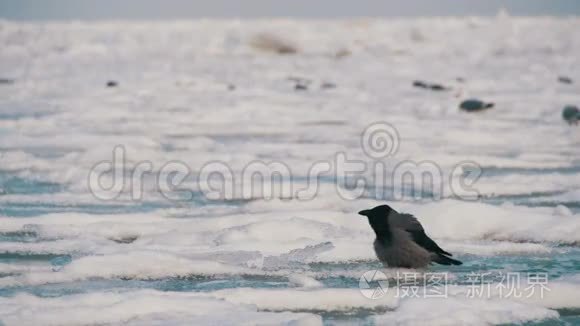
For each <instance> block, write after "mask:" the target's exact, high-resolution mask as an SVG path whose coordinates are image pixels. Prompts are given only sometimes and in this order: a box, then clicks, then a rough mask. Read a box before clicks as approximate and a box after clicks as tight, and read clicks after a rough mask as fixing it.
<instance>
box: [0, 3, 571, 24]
mask: <svg viewBox="0 0 580 326" xmlns="http://www.w3.org/2000/svg"><path fill="white" fill-rule="evenodd" d="M502 7H503V8H505V9H507V11H508V12H509V13H510V14H511V15H519V16H538V15H557V16H572V15H574V16H578V15H580V0H504V1H500V0H477V1H476V0H405V1H393V0H357V1H344V0H285V1H281V0H245V1H244V0H229V1H228V0H208V1H202V0H189V1H187V0H165V1H163V0H94V1H91V0H0V19H11V20H71V19H73V20H86V19H187V18H203V17H208V18H234V17H239V18H255V17H298V18H341V17H361V16H363V17H398V16H463V15H474V16H489V15H495V14H496V13H497V12H498V10H499V9H500V8H502Z"/></svg>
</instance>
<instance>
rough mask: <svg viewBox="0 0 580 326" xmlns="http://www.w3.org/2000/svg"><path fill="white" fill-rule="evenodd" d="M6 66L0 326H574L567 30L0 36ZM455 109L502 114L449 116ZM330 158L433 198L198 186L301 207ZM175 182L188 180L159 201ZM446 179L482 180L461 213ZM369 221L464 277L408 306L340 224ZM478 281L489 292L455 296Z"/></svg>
mask: <svg viewBox="0 0 580 326" xmlns="http://www.w3.org/2000/svg"><path fill="white" fill-rule="evenodd" d="M272 40H277V41H279V42H280V43H284V44H287V45H288V48H287V49H286V50H288V49H292V50H293V51H294V52H295V53H288V54H280V53H276V52H275V51H269V48H268V47H264V46H258V45H260V44H262V45H264V43H265V42H266V43H267V41H272ZM0 43H1V44H2V48H1V50H0V79H1V81H0V321H1V322H0V324H5V325H86V324H87V325H88V324H90V325H97V324H98V325H117V324H129V325H204V324H211V325H237V324H246V325H254V324H276V325H277V324H292V325H302V324H304V325H319V324H329V325H331V324H347V325H350V324H363V325H385V324H387V325H390V324H397V325H399V324H400V325H419V324H428V325H464V324H475V325H488V324H522V323H525V324H528V325H580V294H579V293H580V248H579V247H578V246H579V245H580V173H579V172H580V129H578V127H575V126H568V125H567V124H565V123H564V122H563V121H562V118H561V109H562V107H563V106H564V105H566V104H576V105H579V104H580V20H579V19H578V18H548V17H545V18H540V17H538V18H512V17H509V16H508V15H505V14H504V15H499V16H498V17H491V18H425V19H395V20H373V19H357V20H354V19H353V20H328V21H323V20H320V21H316V20H302V21H294V20H253V21H252V20H250V21H237V20H198V21H182V22H125V21H112V22H50V23H16V22H7V21H3V22H0ZM291 52H292V51H291ZM562 76H564V77H568V78H570V79H572V83H562V82H559V81H558V78H559V77H562ZM296 78H298V79H304V80H300V81H299V83H300V85H303V86H304V87H303V88H306V89H296V83H297V82H296V81H295V79H296ZM305 80H307V81H305ZM414 80H425V81H429V82H437V83H441V84H443V85H445V86H447V87H449V88H450V89H449V90H446V91H431V90H425V89H420V88H416V87H413V86H412V83H413V81H414ZM108 81H116V82H117V85H116V86H115V87H106V84H107V82H108ZM299 88H300V87H299ZM469 97H477V98H481V99H483V100H486V101H492V102H494V103H495V108H493V109H491V110H488V111H485V112H481V113H478V114H468V113H462V112H459V110H458V103H459V102H460V101H461V100H462V99H465V98H469ZM377 122H386V123H388V124H389V125H390V126H393V127H394V128H395V129H396V131H397V135H398V137H399V138H398V147H397V148H396V150H393V151H392V153H391V155H388V156H385V157H381V158H378V159H377V158H374V157H371V156H369V155H368V154H367V153H366V152H365V151H364V150H363V149H362V148H361V134H362V133H363V131H364V130H365V128H367V126H369V125H372V124H373V123H377ZM116 147H117V148H122V150H123V152H124V158H125V160H124V166H123V169H122V171H123V172H124V174H123V175H122V176H121V179H118V178H117V179H114V178H113V176H114V174H113V173H105V174H104V175H103V178H104V179H106V180H104V181H105V183H107V181H110V182H117V183H114V184H118V182H121V184H122V185H124V188H123V189H121V190H120V194H119V196H117V197H115V198H112V199H103V198H102V196H101V197H99V196H98V195H95V194H94V192H93V191H91V189H92V188H91V187H89V175H90V174H91V171H95V170H94V167H95V165H97V164H98V163H99V162H104V161H111V160H112V157H113V151H114V149H115V148H116ZM337 153H344V154H345V155H347V156H348V158H349V160H353V161H354V160H357V161H361V162H366V163H373V162H374V163H376V162H377V161H380V162H382V163H383V164H384V166H385V167H386V171H387V173H386V174H387V175H390V174H392V173H391V172H393V171H394V170H395V169H396V167H397V166H398V164H399V163H400V162H407V161H408V162H427V161H428V162H431V163H433V164H435V165H436V166H437V167H438V169H439V171H441V172H442V174H443V175H445V176H450V177H449V178H448V177H445V178H440V179H436V180H435V181H434V187H433V188H432V189H431V190H424V189H421V191H420V192H419V195H418V196H417V197H416V198H400V197H399V196H396V194H397V193H405V191H404V189H402V188H405V187H403V186H404V185H399V184H397V183H396V182H393V183H390V184H389V183H388V182H387V183H385V184H384V185H383V186H380V183H378V182H377V181H375V182H374V183H370V184H367V185H366V187H365V188H364V192H363V193H362V194H357V195H356V196H352V198H347V197H349V196H345V193H350V192H354V191H355V190H356V189H355V188H353V185H354V182H353V180H354V179H353V178H354V177H352V178H346V181H347V182H346V185H343V184H342V183H343V182H342V180H340V178H336V177H333V176H332V175H322V176H321V177H320V178H318V179H317V180H318V181H319V186H318V188H317V189H316V192H315V193H314V195H313V196H309V197H308V198H303V197H300V196H298V195H297V194H296V193H295V192H292V193H290V195H288V194H282V193H274V194H273V196H266V195H263V194H262V195H261V194H253V195H252V196H242V195H240V193H243V190H244V189H246V190H247V189H248V188H249V186H248V185H247V184H242V185H240V184H239V183H238V184H236V185H235V187H234V188H235V189H234V190H235V191H233V192H232V193H231V194H230V196H226V197H227V198H221V199H219V198H218V199H215V198H208V196H207V192H204V188H203V187H200V184H199V182H197V181H196V180H199V179H201V178H199V176H200V174H201V172H202V171H203V168H204V166H206V164H208V163H210V162H218V163H219V164H221V166H227V167H228V168H229V169H230V171H231V172H233V175H234V177H233V179H236V178H237V180H239V177H237V176H238V175H239V174H240V173H241V172H242V171H243V170H244V168H245V167H247V166H248V164H250V163H252V162H265V163H268V162H279V163H282V164H284V165H285V166H288V167H289V168H290V169H291V172H292V184H293V185H294V186H295V188H296V187H299V186H304V185H305V184H307V182H308V180H309V179H308V175H309V171H310V167H311V166H312V165H313V164H314V163H316V162H334V160H335V158H336V155H337ZM171 162H173V163H176V162H180V163H179V164H181V163H185V164H186V165H187V166H188V167H189V168H190V171H188V172H189V174H188V176H187V178H186V179H185V180H183V182H181V183H180V184H179V185H178V186H175V187H170V189H165V192H164V193H163V194H162V193H161V191H160V187H159V185H158V182H156V175H159V171H163V170H164V167H166V166H167V164H170V163H171ZM462 162H463V163H464V162H474V163H475V164H476V166H479V167H480V168H481V171H482V174H481V176H480V177H479V179H477V180H471V181H470V182H468V183H469V189H467V190H468V191H466V192H465V193H470V191H473V190H476V191H477V193H478V196H477V197H475V198H465V197H464V196H463V195H464V194H465V193H462V192H461V191H459V192H458V191H454V192H450V191H448V190H449V184H450V183H451V182H450V181H449V180H450V179H453V178H460V177H464V176H465V174H469V173H467V172H466V171H464V170H461V171H459V172H458V170H457V168H456V167H457V166H458V164H462ZM142 163H143V164H145V165H141V166H150V167H151V171H152V172H151V173H148V174H145V176H144V179H143V180H144V181H143V183H142V184H141V185H139V186H134V184H133V185H132V183H131V181H130V180H133V179H130V177H129V176H130V175H131V173H133V172H134V171H135V168H134V167H135V166H138V164H142ZM147 164H149V165H147ZM103 171H104V170H103ZM105 172H107V171H105ZM363 174H364V176H365V177H366V178H367V180H377V178H376V173H374V172H373V171H366V172H364V173H363ZM387 179H388V178H387ZM214 181H215V180H214ZM218 181H219V180H218ZM273 184H274V186H276V185H277V183H276V182H274V183H273ZM377 184H379V186H376V185H377ZM218 185H219V182H218ZM343 186H344V187H343ZM250 188H251V187H250ZM136 189H137V190H138V191H137V196H136V197H135V193H136ZM337 189H339V190H340V189H341V190H340V191H339V190H337ZM205 190H207V189H205ZM166 192H170V193H171V196H167V194H166ZM168 197H170V198H168ZM411 199H412V200H411ZM382 203H388V204H390V205H391V206H393V207H394V208H395V209H397V210H399V211H404V212H409V213H413V214H415V215H416V216H417V217H418V218H419V220H420V221H421V223H422V224H423V225H424V226H425V229H426V230H427V233H428V234H429V235H431V236H432V237H433V238H434V239H435V240H436V241H437V242H438V243H440V244H441V246H442V247H443V248H445V249H447V250H448V251H451V252H452V253H454V257H457V258H458V259H460V260H462V261H463V262H464V264H463V265H462V266H453V267H446V266H433V267H431V268H429V269H428V270H427V271H420V273H421V274H419V275H418V277H417V279H418V280H419V282H421V280H425V279H426V276H425V274H424V272H429V273H433V274H442V273H445V274H444V275H445V276H446V279H447V282H446V286H445V290H446V293H445V297H436V296H427V295H424V294H423V295H422V294H421V293H423V290H425V289H426V287H422V286H421V285H420V284H419V286H418V289H419V292H418V293H419V295H412V294H411V295H409V294H408V293H407V295H404V294H403V292H404V291H401V290H402V289H409V288H412V287H410V286H405V284H407V285H408V283H403V282H401V279H402V278H407V276H408V275H416V274H410V273H411V272H413V271H408V270H407V271H405V270H394V269H385V268H382V266H381V265H380V264H379V263H378V261H377V260H376V258H375V256H374V253H373V250H372V241H373V240H374V239H373V238H374V237H373V233H372V230H371V229H370V228H369V227H368V224H367V222H366V221H365V220H364V219H363V218H361V217H360V216H358V215H357V214H356V213H357V212H358V211H359V210H361V209H366V208H369V207H372V206H374V205H379V204H382ZM372 270H380V271H381V272H382V273H384V275H385V277H386V280H385V282H382V283H381V282H376V283H377V284H379V285H383V286H384V290H385V292H384V293H382V294H381V295H380V297H379V298H375V299H369V298H367V297H365V296H364V295H363V293H362V292H361V291H360V289H359V286H360V282H359V280H360V278H361V276H362V275H363V274H364V273H365V272H367V271H372ZM402 275H403V276H402ZM473 275H485V279H484V280H482V284H483V285H484V286H482V288H488V287H489V288H490V289H491V290H488V293H484V294H483V295H472V296H470V295H469V294H470V292H472V291H473V290H474V287H473V286H472V285H473V280H472V276H473ZM507 275H512V276H513V275H520V276H521V279H520V282H517V283H515V284H516V285H515V286H513V287H511V288H510V289H511V290H512V291H511V292H510V293H505V292H503V293H502V290H501V289H502V285H504V284H507V281H506V282H504V281H505V280H507V279H509V277H507V278H504V277H505V276H507ZM540 276H541V277H546V279H539V277H540ZM538 280H545V281H546V287H547V291H545V293H543V292H541V291H536V292H535V293H531V294H530V293H529V292H530V289H533V287H532V286H533V285H534V286H535V284H536V283H539V282H538ZM406 281H408V279H407V280H406ZM533 282H536V283H533ZM536 285H537V284H536ZM372 286H373V287H374V286H376V285H372ZM480 289H481V288H480ZM503 289H504V290H505V289H506V287H503ZM518 292H519V295H518ZM471 294H473V293H471Z"/></svg>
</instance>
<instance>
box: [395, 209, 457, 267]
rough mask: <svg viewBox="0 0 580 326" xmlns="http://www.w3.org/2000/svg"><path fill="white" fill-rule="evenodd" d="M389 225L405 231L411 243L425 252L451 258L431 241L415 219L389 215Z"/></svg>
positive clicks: (405, 215)
mask: <svg viewBox="0 0 580 326" xmlns="http://www.w3.org/2000/svg"><path fill="white" fill-rule="evenodd" d="M389 223H390V225H391V227H396V228H400V229H404V230H405V231H407V232H409V233H410V234H411V237H412V238H413V241H414V242H415V243H416V244H418V245H419V246H421V247H423V248H424V249H425V250H427V251H430V252H434V253H437V254H442V255H447V256H453V255H452V254H450V253H448V252H447V251H445V250H443V249H441V247H439V246H438V245H437V243H435V241H433V239H431V238H429V236H428V235H427V234H425V230H424V229H423V226H422V225H421V223H419V221H418V220H417V218H416V217H415V216H413V215H411V214H399V213H395V214H390V215H389Z"/></svg>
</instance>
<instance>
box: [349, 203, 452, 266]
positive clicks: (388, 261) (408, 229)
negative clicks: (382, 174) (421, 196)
mask: <svg viewBox="0 0 580 326" xmlns="http://www.w3.org/2000/svg"><path fill="white" fill-rule="evenodd" d="M359 214H360V215H363V216H366V217H368V220H369V224H370V225H371V227H372V228H373V230H374V231H375V234H376V236H377V237H376V239H375V242H374V248H375V253H376V254H377V258H378V259H379V260H380V261H381V262H382V263H383V265H385V266H387V267H403V268H424V267H427V266H428V265H429V264H431V263H437V264H441V265H461V264H462V262H460V261H458V260H455V259H453V258H450V256H452V254H450V253H448V252H447V251H445V250H443V249H441V247H439V246H438V245H437V244H436V243H435V241H433V240H432V239H431V238H429V236H427V234H425V230H424V229H423V226H421V223H419V221H418V220H417V219H416V218H415V217H414V216H413V215H411V214H401V213H398V212H397V211H395V210H394V209H392V208H391V207H389V206H388V205H381V206H377V207H375V208H373V209H367V210H363V211H360V212H359Z"/></svg>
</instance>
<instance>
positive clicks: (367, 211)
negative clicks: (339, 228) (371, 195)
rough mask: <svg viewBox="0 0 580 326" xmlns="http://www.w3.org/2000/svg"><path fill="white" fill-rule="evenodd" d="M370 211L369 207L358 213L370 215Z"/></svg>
mask: <svg viewBox="0 0 580 326" xmlns="http://www.w3.org/2000/svg"><path fill="white" fill-rule="evenodd" d="M369 213H370V211H369V210H368V209H365V210H363V211H360V212H358V215H362V216H369Z"/></svg>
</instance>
